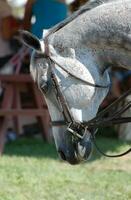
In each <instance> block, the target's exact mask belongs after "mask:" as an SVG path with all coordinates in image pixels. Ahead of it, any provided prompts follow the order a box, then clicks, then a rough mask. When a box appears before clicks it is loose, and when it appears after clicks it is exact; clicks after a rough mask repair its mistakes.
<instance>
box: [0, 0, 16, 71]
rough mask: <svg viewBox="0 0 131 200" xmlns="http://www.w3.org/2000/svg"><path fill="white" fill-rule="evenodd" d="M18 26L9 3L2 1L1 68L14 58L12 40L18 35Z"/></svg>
mask: <svg viewBox="0 0 131 200" xmlns="http://www.w3.org/2000/svg"><path fill="white" fill-rule="evenodd" d="M14 25H15V26H14ZM18 26H19V25H18V24H17V22H16V20H15V18H14V17H13V16H12V9H11V7H10V6H9V5H8V3H7V1H6V0H0V68H1V67H2V66H3V65H4V64H6V62H7V61H8V60H9V59H10V58H11V57H12V54H13V51H12V47H11V46H10V40H11V39H12V38H13V36H14V35H15V34H16V32H17V30H18Z"/></svg>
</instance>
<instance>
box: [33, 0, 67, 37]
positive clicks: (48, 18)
mask: <svg viewBox="0 0 131 200" xmlns="http://www.w3.org/2000/svg"><path fill="white" fill-rule="evenodd" d="M32 14H33V16H34V17H35V20H36V21H35V23H34V24H32V28H31V32H32V33H33V34H35V35H36V36H37V37H39V38H41V37H42V33H43V29H49V28H51V27H52V26H54V25H56V24H57V23H59V22H60V21H62V20H64V19H65V18H66V17H67V6H66V5H65V4H64V3H60V2H58V1H56V0H36V2H35V3H34V4H33V8H32Z"/></svg>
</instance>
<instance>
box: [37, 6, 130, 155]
mask: <svg viewBox="0 0 131 200" xmlns="http://www.w3.org/2000/svg"><path fill="white" fill-rule="evenodd" d="M85 11H86V10H85ZM85 11H84V12H85ZM82 13H83V12H82ZM79 14H81V13H79ZM79 14H78V15H79ZM78 15H76V16H75V17H74V18H73V19H75V18H76V17H77V16H78ZM73 19H72V20H73ZM69 22H70V20H67V21H66V20H65V23H61V24H58V26H56V27H54V28H53V29H51V31H50V32H49V33H48V34H47V35H46V36H45V38H44V41H43V42H44V44H45V53H44V57H46V58H47V59H48V62H49V66H50V75H51V77H50V78H51V85H52V88H53V90H54V92H55V96H56V99H57V102H58V104H59V105H60V108H61V112H62V114H63V117H64V120H62V121H52V126H63V125H66V126H67V131H68V132H69V133H70V134H72V136H73V137H75V138H77V139H78V140H81V139H83V137H84V134H85V133H86V130H89V131H90V133H91V139H92V142H93V143H94V145H95V147H96V149H97V150H98V151H99V152H100V153H101V154H103V155H104V156H106V157H120V156H124V155H126V154H128V153H129V152H131V148H129V149H128V150H127V151H125V152H124V153H122V154H118V155H107V154H105V153H104V152H103V151H101V149H100V148H99V147H98V145H97V144H96V140H95V133H96V130H97V129H98V128H99V127H106V126H112V125H113V124H121V123H128V122H131V117H120V116H121V114H123V113H124V112H125V111H126V110H127V109H129V108H130V107H131V102H129V103H127V104H126V105H125V106H124V107H123V108H121V109H120V110H119V111H116V112H114V113H112V115H111V116H110V117H104V116H105V115H106V114H107V113H108V112H109V111H111V109H112V108H114V106H116V105H118V103H120V102H121V101H122V100H123V99H125V98H126V97H127V96H128V95H129V94H130V93H131V89H130V90H128V91H127V92H125V93H124V94H123V95H121V96H120V97H119V98H118V99H117V100H115V101H114V102H113V103H112V104H110V105H109V106H108V107H107V108H105V109H104V110H102V111H101V112H99V113H98V114H97V116H96V117H94V118H93V119H91V120H90V121H88V122H86V121H85V122H81V123H80V122H76V121H75V119H74V117H73V115H72V113H71V112H70V108H69V106H68V103H67V101H66V99H65V97H64V95H63V94H62V92H61V88H60V85H59V83H58V80H57V77H56V75H55V73H54V67H55V65H57V66H58V67H60V68H61V69H62V70H64V71H65V72H66V73H67V74H68V75H70V76H72V77H74V78H75V79H77V80H79V81H81V82H83V83H85V84H87V85H89V86H90V87H95V88H100V89H104V88H109V86H110V85H106V86H104V85H99V84H93V83H90V82H88V81H85V80H83V79H82V78H80V77H79V76H77V75H74V74H72V73H71V72H70V71H69V70H67V69H65V68H64V67H62V66H61V65H60V64H59V63H58V62H57V61H55V60H54V59H53V58H52V57H51V55H50V50H49V45H48V44H49V43H48V38H49V36H50V35H51V34H52V33H55V32H56V31H58V30H59V29H61V28H62V27H63V26H65V25H66V24H67V23H69ZM40 89H41V90H42V88H40ZM92 131H93V132H92ZM81 133H82V134H81Z"/></svg>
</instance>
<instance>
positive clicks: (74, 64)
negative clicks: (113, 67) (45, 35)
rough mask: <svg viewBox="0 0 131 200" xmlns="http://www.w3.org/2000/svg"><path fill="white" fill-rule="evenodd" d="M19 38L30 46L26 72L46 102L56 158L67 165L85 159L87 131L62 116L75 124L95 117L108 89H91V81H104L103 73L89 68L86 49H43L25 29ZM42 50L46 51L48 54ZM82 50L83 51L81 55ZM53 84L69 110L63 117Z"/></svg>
mask: <svg viewBox="0 0 131 200" xmlns="http://www.w3.org/2000/svg"><path fill="white" fill-rule="evenodd" d="M21 38H22V40H23V42H24V43H25V44H26V45H27V46H29V47H31V48H33V53H32V56H31V63H30V71H31V74H32V77H33V79H34V81H35V82H36V83H37V85H38V87H39V89H40V90H41V92H42V93H43V95H44V97H45V100H46V102H47V106H48V109H49V113H50V116H51V120H52V124H53V136H54V140H55V144H56V148H57V151H58V153H59V155H60V157H61V158H62V159H63V160H66V161H68V162H69V163H71V164H78V163H80V162H82V161H85V160H87V159H89V157H90V155H91V152H92V142H91V133H90V131H89V130H87V129H86V128H82V127H80V128H78V127H76V126H74V124H73V128H72V124H71V123H66V122H65V121H66V120H67V121H70V119H65V118H68V117H70V116H69V115H71V116H72V117H73V120H74V121H75V122H76V124H78V125H79V124H80V123H81V122H83V121H89V120H91V119H92V118H93V117H95V115H96V113H97V111H98V108H99V105H100V103H101V102H102V100H103V98H104V97H105V96H106V94H107V92H108V88H95V84H96V82H98V83H100V84H101V85H102V84H103V83H105V84H107V83H108V81H107V79H108V75H107V73H105V74H103V75H101V76H100V72H99V70H98V68H97V66H95V67H92V66H94V61H93V60H92V59H90V58H91V55H90V52H89V51H87V49H86V48H85V49H84V48H82V52H80V50H79V51H78V53H77V49H75V50H74V49H71V48H66V49H64V50H62V49H61V51H58V50H56V49H55V48H54V47H53V45H49V46H48V50H46V45H45V41H44V40H39V39H38V38H36V37H35V36H33V35H32V34H30V33H28V32H27V31H22V32H21ZM46 51H50V57H49V55H47V54H48V53H47V52H46ZM83 51H87V52H84V54H83ZM85 54H86V56H87V54H88V62H87V59H85V57H84V55H85ZM84 60H85V62H84ZM51 61H53V62H51ZM82 61H83V62H82ZM51 65H52V66H51ZM52 73H53V74H55V79H56V81H57V83H56V82H55V83H53V82H52V79H51V77H52ZM87 80H88V81H87ZM88 83H89V84H88ZM54 84H57V86H59V90H60V94H62V96H63V97H64V100H65V101H66V104H67V107H68V109H69V110H68V111H69V113H68V114H66V115H67V116H66V117H65V116H64V115H65V113H63V107H62V106H63V105H61V101H59V100H60V99H59V98H60V97H59V95H60V94H59V91H58V88H57V86H56V85H55V86H54ZM56 89H57V91H56ZM64 103H65V102H64ZM68 111H67V110H66V111H65V112H68ZM53 122H55V123H53ZM61 122H62V124H61Z"/></svg>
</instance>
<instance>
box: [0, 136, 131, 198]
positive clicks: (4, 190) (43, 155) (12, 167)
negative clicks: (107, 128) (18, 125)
mask: <svg viewBox="0 0 131 200" xmlns="http://www.w3.org/2000/svg"><path fill="white" fill-rule="evenodd" d="M98 143H99V145H100V146H101V147H102V148H103V149H104V150H105V152H107V153H118V152H121V151H125V150H126V149H127V148H129V146H130V144H127V143H124V144H123V143H122V142H120V141H118V140H116V139H110V138H99V139H98ZM109 146H110V147H109ZM0 200H131V154H129V155H128V156H125V157H123V158H114V159H110V158H104V157H103V156H100V155H99V154H98V153H97V152H96V151H94V153H93V156H92V159H91V160H90V161H88V162H86V163H85V164H81V165H79V166H71V165H69V164H66V163H64V162H62V161H60V160H59V159H58V156H57V153H56V150H55V147H54V145H49V144H45V143H43V142H42V141H40V140H32V139H21V140H18V141H16V142H13V143H10V144H8V145H6V148H5V153H4V155H3V156H2V158H0Z"/></svg>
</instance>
